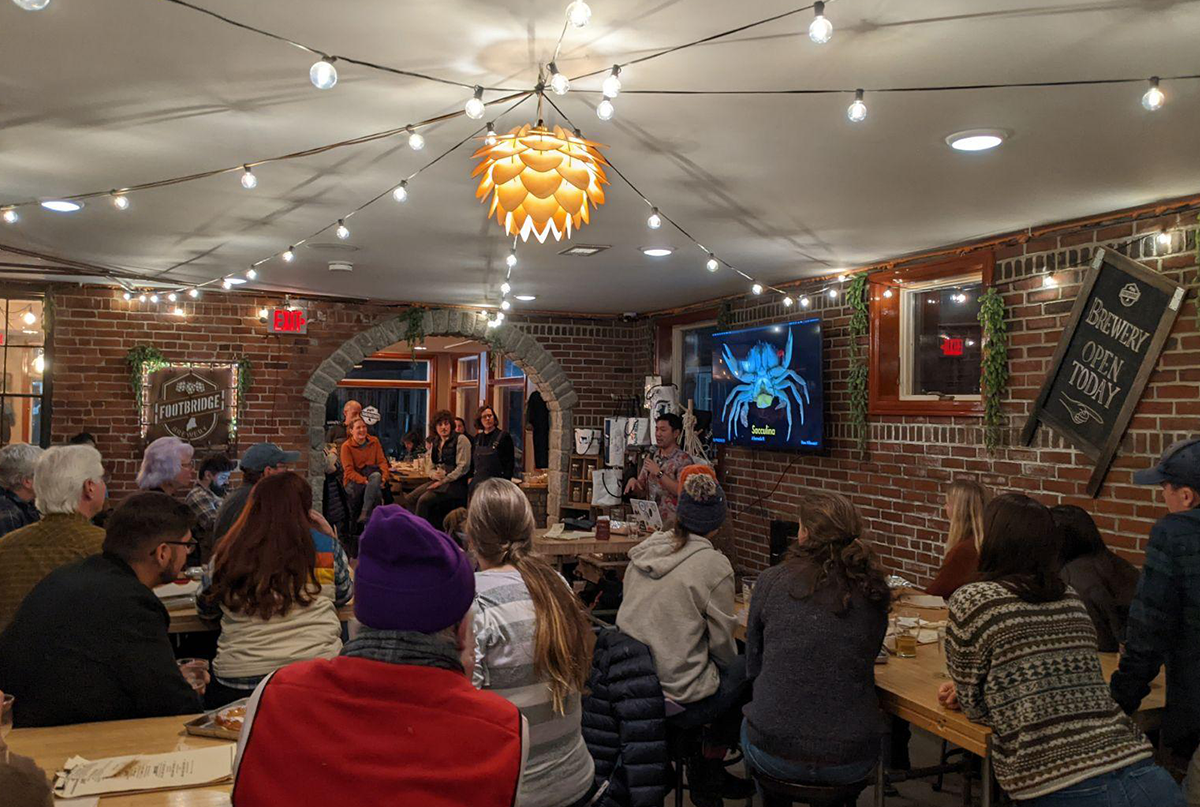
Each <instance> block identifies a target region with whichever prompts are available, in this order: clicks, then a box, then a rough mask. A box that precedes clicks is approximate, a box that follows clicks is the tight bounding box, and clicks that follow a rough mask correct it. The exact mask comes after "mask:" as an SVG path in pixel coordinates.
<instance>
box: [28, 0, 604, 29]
mask: <svg viewBox="0 0 1200 807" xmlns="http://www.w3.org/2000/svg"><path fill="white" fill-rule="evenodd" d="M45 2H47V3H48V2H50V0H45ZM591 19H592V7H591V6H589V5H588V4H587V3H585V2H583V0H575V1H574V2H573V3H571V5H569V6H567V22H569V23H571V25H573V26H575V27H576V28H582V27H583V26H585V25H587V24H588V22H590V21H591Z"/></svg>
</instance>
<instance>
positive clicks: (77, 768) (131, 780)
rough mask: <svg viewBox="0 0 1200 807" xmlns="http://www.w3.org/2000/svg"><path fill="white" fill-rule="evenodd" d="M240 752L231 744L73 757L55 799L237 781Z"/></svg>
mask: <svg viewBox="0 0 1200 807" xmlns="http://www.w3.org/2000/svg"><path fill="white" fill-rule="evenodd" d="M236 750H237V746H236V745H233V744H230V745H223V746H215V747H212V748H200V749H195V750H190V751H173V752H171V753H169V754H138V755H135V756H126V757H109V758H107V759H96V760H88V759H84V758H83V757H78V756H76V757H71V758H70V759H68V760H67V761H66V762H65V763H64V765H63V770H61V771H59V772H58V774H57V775H56V776H55V781H54V795H55V796H57V797H60V798H74V797H78V796H98V795H105V794H110V793H128V792H133V791H143V790H171V789H175V788H185V787H198V786H200V785H210V784H216V783H218V782H224V781H227V780H229V779H231V778H232V777H233V756H234V753H235V752H236Z"/></svg>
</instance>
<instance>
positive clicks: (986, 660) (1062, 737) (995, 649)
mask: <svg viewBox="0 0 1200 807" xmlns="http://www.w3.org/2000/svg"><path fill="white" fill-rule="evenodd" d="M946 663H947V667H948V669H949V672H950V677H951V678H952V679H953V680H954V683H955V686H956V689H957V691H958V702H959V705H960V706H961V707H962V710H963V713H964V714H965V715H966V716H967V717H969V718H970V719H971V720H974V721H976V722H978V723H983V724H985V725H987V726H990V727H991V729H992V732H993V735H992V759H993V762H994V764H995V771H996V778H997V779H998V780H999V782H1000V785H1001V787H1003V788H1004V790H1005V791H1006V792H1007V793H1008V795H1009V796H1011V797H1012V798H1014V799H1031V798H1035V797H1037V796H1044V795H1046V794H1048V793H1054V792H1056V791H1058V790H1062V789H1063V788H1066V787H1070V786H1071V785H1074V784H1078V783H1079V782H1082V781H1083V780H1085V779H1089V778H1091V777H1093V776H1099V775H1101V774H1104V773H1108V772H1110V771H1115V770H1118V769H1120V768H1124V767H1126V766H1127V765H1130V764H1132V763H1134V762H1137V761H1139V760H1142V759H1147V758H1149V757H1150V756H1151V753H1152V752H1151V747H1150V744H1149V743H1148V742H1146V738H1145V737H1144V736H1142V733H1141V732H1140V731H1138V730H1137V728H1135V727H1134V725H1133V723H1132V722H1131V721H1130V719H1129V718H1128V717H1126V716H1125V715H1124V713H1123V712H1122V711H1121V709H1120V708H1119V707H1118V706H1117V704H1116V703H1115V702H1114V701H1113V699H1112V696H1111V695H1110V694H1109V690H1108V684H1107V682H1106V681H1105V680H1104V675H1103V672H1102V670H1101V668H1100V658H1099V656H1097V654H1096V630H1095V628H1094V627H1093V626H1092V621H1091V619H1090V618H1089V617H1088V614H1087V609H1086V608H1084V606H1083V603H1082V602H1081V601H1080V600H1079V597H1078V596H1076V594H1075V592H1074V591H1073V590H1072V589H1070V588H1068V589H1067V594H1066V596H1065V597H1063V598H1062V599H1061V600H1058V601H1056V602H1047V603H1028V602H1025V601H1023V600H1021V599H1020V598H1019V597H1017V596H1016V595H1014V594H1013V593H1012V592H1011V591H1009V590H1008V589H1007V588H1005V587H1004V586H1002V585H1000V584H998V583H969V584H967V585H965V586H963V587H962V588H960V589H959V590H958V591H957V592H955V594H954V596H952V597H951V598H950V623H949V627H948V628H947V631H946Z"/></svg>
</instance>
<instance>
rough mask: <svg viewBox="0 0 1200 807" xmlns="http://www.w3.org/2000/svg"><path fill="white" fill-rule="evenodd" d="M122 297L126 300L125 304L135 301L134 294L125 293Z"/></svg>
mask: <svg viewBox="0 0 1200 807" xmlns="http://www.w3.org/2000/svg"><path fill="white" fill-rule="evenodd" d="M121 297H122V299H124V300H125V302H129V301H130V300H132V299H133V295H132V294H130V293H129V292H125V293H123V294H122V295H121Z"/></svg>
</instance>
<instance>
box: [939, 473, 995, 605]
mask: <svg viewBox="0 0 1200 807" xmlns="http://www.w3.org/2000/svg"><path fill="white" fill-rule="evenodd" d="M987 498H988V496H987V490H986V489H985V488H984V487H983V485H981V484H979V483H978V482H976V481H974V480H973V479H955V480H954V482H952V483H951V484H950V490H948V491H946V517H947V518H948V519H950V532H949V533H948V534H947V536H946V559H945V560H944V561H943V562H942V568H941V570H940V571H939V572H938V573H937V577H935V578H934V579H933V582H932V583H930V584H929V588H927V589H925V591H926V593H928V594H936V595H937V596H939V597H949V596H950V595H951V594H953V593H954V592H955V591H957V590H958V587H959V586H963V585H966V584H967V583H970V582H971V581H972V580H974V579H975V574H976V572H977V571H978V569H979V548H980V546H982V545H983V508H984V505H985V504H987Z"/></svg>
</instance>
